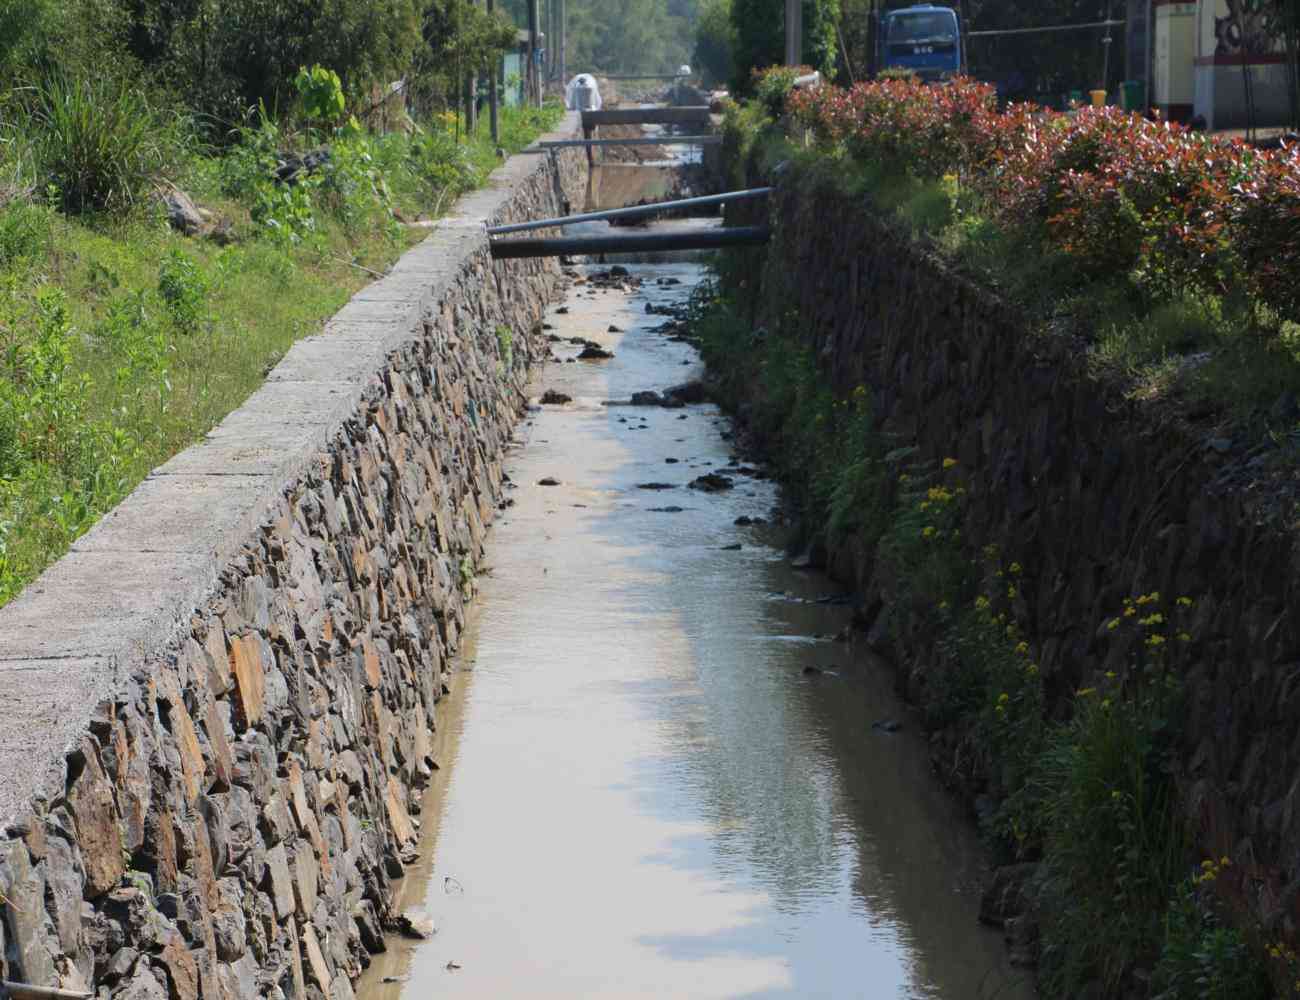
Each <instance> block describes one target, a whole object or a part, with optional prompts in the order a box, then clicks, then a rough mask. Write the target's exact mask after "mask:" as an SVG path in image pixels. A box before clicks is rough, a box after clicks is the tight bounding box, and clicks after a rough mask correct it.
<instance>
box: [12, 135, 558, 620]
mask: <svg viewBox="0 0 1300 1000" xmlns="http://www.w3.org/2000/svg"><path fill="white" fill-rule="evenodd" d="M558 115H559V112H558V111H556V110H548V112H547V113H546V114H545V115H542V116H537V115H531V116H526V117H525V116H522V115H520V114H519V113H517V112H512V113H511V114H509V115H507V116H506V120H505V122H504V123H503V124H504V128H503V136H502V139H503V145H505V146H506V148H507V149H508V150H510V151H515V150H517V149H519V148H522V146H523V145H525V144H526V143H527V142H529V141H531V139H532V138H533V137H535V136H536V135H537V134H538V133H540V132H541V131H543V130H544V129H545V128H546V127H549V126H550V125H553V124H554V123H555V121H556V120H557V118H558ZM484 133H485V130H484V131H483V133H481V134H480V135H479V136H477V137H475V139H474V140H473V141H472V142H471V143H470V150H469V160H470V162H471V163H472V164H473V167H474V171H473V173H474V178H475V179H476V180H477V181H478V182H479V183H481V182H482V181H483V180H485V179H486V176H487V174H488V173H489V172H490V171H491V169H492V168H493V167H494V166H495V165H496V163H497V157H496V152H495V149H494V147H493V146H492V145H491V143H490V141H489V140H488V139H487V137H486V135H485V134H484ZM211 166H212V165H211V164H210V163H203V162H199V161H196V162H195V164H193V166H192V169H191V170H190V174H191V176H189V177H187V178H186V179H185V180H186V181H187V186H189V187H190V188H191V190H194V191H195V192H196V193H197V194H199V195H200V201H201V202H202V203H203V204H205V205H206V206H208V207H209V208H211V209H213V210H214V211H216V212H217V213H218V214H222V215H225V216H226V217H227V218H229V219H231V220H232V221H233V223H234V231H235V235H236V241H235V242H234V243H233V244H232V245H229V246H225V247H222V246H218V245H217V244H216V243H213V242H211V241H207V240H197V239H191V238H188V237H185V236H182V235H179V234H177V233H175V232H173V231H172V230H171V229H170V228H168V226H167V225H166V223H165V222H164V221H163V220H162V218H161V216H160V215H159V214H158V212H157V211H156V210H152V209H145V208H142V209H140V210H139V211H137V212H135V213H133V214H132V215H131V216H130V217H127V218H98V219H85V218H74V217H68V216H65V215H62V214H60V213H59V212H57V211H55V210H54V209H53V208H50V207H47V206H45V205H41V204H30V203H27V202H11V203H10V204H9V205H7V206H5V207H4V208H3V209H0V604H3V603H4V602H6V601H8V600H9V599H11V598H12V597H13V596H15V595H16V594H17V593H18V592H19V591H20V590H21V589H22V587H23V586H25V585H26V584H27V583H28V582H30V581H31V580H32V579H33V578H34V577H35V576H37V575H38V574H39V573H40V572H41V571H42V570H43V569H44V568H45V567H46V566H48V565H49V564H50V563H51V562H53V561H54V560H55V559H57V558H58V557H59V556H60V555H62V554H63V552H65V551H66V550H67V548H68V546H69V545H70V544H71V543H72V541H73V540H75V539H76V538H77V537H78V536H79V535H80V534H82V533H83V532H84V531H86V530H87V529H88V528H89V527H90V526H91V525H93V524H94V522H95V521H96V520H97V519H98V517H99V516H101V515H102V514H103V513H104V512H105V511H107V510H108V509H110V508H111V507H112V506H113V505H114V504H116V503H117V502H118V501H119V500H121V499H122V498H123V497H124V496H125V495H126V494H127V493H129V492H130V491H131V490H132V489H133V488H134V487H135V485H136V484H137V483H139V482H140V480H141V479H143V478H144V476H145V475H147V474H148V472H149V471H150V470H151V469H153V468H154V467H156V466H157V465H159V464H161V463H162V462H164V461H166V460H167V459H168V458H170V457H171V456H172V455H174V454H176V453H177V452H178V451H180V450H182V449H184V448H185V447H187V446H188V445H190V444H191V443H193V442H194V441H196V440H198V439H199V438H201V437H202V435H203V434H205V433H206V432H207V431H208V430H209V429H210V428H211V427H213V426H214V425H215V424H216V423H218V422H219V421H220V420H221V419H222V418H223V417H224V416H225V415H226V414H228V413H229V412H230V411H231V410H233V409H235V408H236V407H237V406H239V404H240V403H241V402H242V401H243V400H244V399H245V398H246V397H247V396H248V395H249V393H251V392H252V391H253V390H254V389H256V388H257V386H258V385H260V384H261V382H262V381H263V379H264V378H265V376H266V373H267V372H268V371H269V370H270V369H271V368H272V367H273V366H274V365H275V363H276V362H277V361H278V360H279V358H280V357H282V356H283V354H284V353H285V351H286V350H287V349H288V348H289V346H290V345H291V344H293V342H294V341H295V340H297V339H298V338H300V337H302V336H304V335H307V334H309V333H312V332H314V331H315V330H317V329H319V327H320V325H321V323H322V322H323V321H324V320H326V319H327V318H328V317H329V316H330V315H332V314H333V313H334V312H335V311H337V310H338V309H339V308H340V307H341V306H342V305H343V304H344V303H346V302H347V300H348V299H349V297H350V296H351V295H352V294H353V293H354V292H356V291H357V289H359V288H360V287H362V286H363V285H365V284H366V283H367V282H369V281H371V280H373V277H374V275H373V274H372V273H371V272H372V271H382V269H383V268H384V267H385V266H387V265H388V264H390V263H392V262H393V261H394V260H395V259H396V258H397V257H398V256H400V255H401V253H402V252H403V251H404V250H406V249H407V248H408V247H410V246H411V245H412V244H414V243H415V242H417V241H418V240H419V239H421V238H422V236H423V232H422V231H421V230H419V229H406V228H402V227H394V226H387V227H378V226H374V227H372V226H361V227H357V226H352V227H351V231H349V227H347V226H345V225H343V224H342V222H340V221H339V220H338V219H337V218H335V217H332V216H331V214H330V213H329V212H328V211H320V212H318V213H317V226H318V233H319V236H318V238H317V239H315V240H313V241H310V245H309V243H302V244H299V245H296V246H291V245H289V244H287V243H284V242H281V241H276V240H274V239H272V238H271V237H269V236H268V235H267V234H266V233H265V232H264V231H262V230H260V229H259V228H258V227H256V226H255V225H254V224H253V223H252V221H251V219H250V216H249V212H248V209H247V208H246V207H244V206H243V205H241V204H239V203H238V202H237V201H233V200H229V199H219V198H218V197H217V192H216V186H215V185H211V184H208V183H205V180H204V177H205V175H209V174H210V173H211V171H210V170H209V169H208V168H210V167H211ZM407 180H408V183H405V184H399V183H396V182H395V181H394V183H392V184H391V185H390V186H391V187H392V189H393V193H394V199H395V207H396V208H397V209H398V210H399V211H400V212H402V213H403V214H404V216H405V217H408V218H409V217H412V216H414V215H417V214H427V213H429V212H431V210H432V209H433V207H434V206H433V204H429V203H428V200H429V199H430V196H431V195H432V194H433V192H434V191H435V190H437V189H438V183H437V179H436V178H432V177H430V178H424V180H425V181H426V182H427V183H424V184H419V183H414V182H413V181H412V179H410V178H408V179H407ZM415 180H419V178H416V179H415ZM205 188H209V190H208V191H205V190H204V189H205ZM204 194H210V195H212V197H202V195H204ZM442 194H447V195H449V196H447V197H439V196H440V195H442ZM454 194H455V191H454V190H448V189H445V188H444V189H442V190H440V191H438V195H434V196H433V197H432V201H433V202H434V204H439V203H440V207H441V208H447V207H449V206H450V204H451V203H452V202H453V201H454V197H452V195H454ZM366 269H369V270H366ZM169 275H170V278H171V280H170V283H169V282H168V276H169ZM160 279H162V280H161V282H160Z"/></svg>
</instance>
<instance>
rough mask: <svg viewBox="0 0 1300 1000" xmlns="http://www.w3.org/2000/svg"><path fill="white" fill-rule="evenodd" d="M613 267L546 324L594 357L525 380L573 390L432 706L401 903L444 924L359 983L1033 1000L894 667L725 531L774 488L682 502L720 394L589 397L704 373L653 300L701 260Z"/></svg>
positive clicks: (829, 609) (601, 992)
mask: <svg viewBox="0 0 1300 1000" xmlns="http://www.w3.org/2000/svg"><path fill="white" fill-rule="evenodd" d="M591 270H597V269H596V268H584V269H580V271H582V272H583V273H585V272H587V271H591ZM629 270H630V271H631V272H632V274H633V276H636V277H640V278H642V279H643V282H644V283H643V284H642V285H641V287H640V288H635V289H631V290H629V291H618V290H601V289H597V288H593V287H592V285H590V284H581V285H576V286H575V287H574V288H573V290H572V292H571V294H570V296H569V299H568V302H567V303H566V305H567V307H568V309H569V312H568V313H567V314H565V315H552V316H551V317H550V318H549V322H551V323H552V324H553V325H554V327H555V330H554V331H553V332H554V333H555V334H556V335H558V336H560V337H564V338H567V337H571V336H578V337H584V338H588V339H591V340H595V341H599V342H600V343H601V344H603V345H606V346H607V347H608V348H609V349H611V350H612V351H613V352H614V354H615V357H614V358H612V359H610V360H605V361H574V362H566V361H565V360H563V359H567V358H570V357H573V356H574V355H576V354H577V352H578V351H579V350H580V347H578V346H576V345H571V344H569V343H556V344H554V345H553V346H554V348H555V350H556V353H557V355H559V356H560V358H561V359H562V360H560V361H552V362H551V363H549V364H547V365H546V366H545V368H544V369H543V370H541V371H539V372H538V374H537V376H536V378H535V380H534V382H533V384H532V386H531V390H530V391H531V392H532V394H533V396H534V397H537V396H540V395H541V394H542V392H543V391H545V390H547V389H555V390H558V391H560V392H563V393H566V394H568V395H570V396H572V397H573V402H571V403H568V404H565V405H562V406H549V405H548V406H545V407H540V406H539V407H537V408H536V409H535V410H534V412H533V413H532V414H531V415H530V419H529V420H528V421H527V423H526V424H524V425H521V427H520V431H519V435H518V437H519V441H520V444H519V447H517V449H516V450H515V451H514V453H513V454H512V455H511V457H510V461H509V464H508V471H509V474H510V476H511V477H512V479H513V481H514V483H515V484H516V485H515V488H514V489H513V490H512V491H511V493H510V494H509V496H510V499H511V500H513V501H514V504H513V506H511V507H510V508H509V509H508V511H507V512H506V513H504V514H503V515H502V516H501V518H500V519H499V520H498V522H497V524H496V526H495V527H494V528H493V533H492V539H491V543H490V548H489V563H490V565H489V566H488V568H487V569H486V570H485V571H484V574H483V576H482V577H481V579H480V583H481V596H480V598H479V600H478V601H477V602H476V605H475V609H476V610H475V612H474V616H473V621H472V624H471V627H470V629H469V632H468V634H467V641H468V644H469V645H468V648H467V663H468V664H469V665H470V666H469V669H467V670H466V671H465V673H464V675H463V676H462V677H460V678H459V683H458V684H457V685H456V686H455V689H454V692H453V694H452V695H451V696H450V697H449V698H448V699H447V700H446V702H445V703H444V706H443V707H444V709H445V711H444V712H443V714H442V716H441V718H442V729H441V733H440V736H439V739H440V747H439V751H438V760H439V763H440V765H441V770H440V771H438V772H437V774H436V776H435V784H434V785H433V786H432V787H431V788H430V790H429V792H428V794H427V796H426V799H425V802H424V808H423V813H422V820H423V825H424V831H425V832H424V840H423V843H422V849H423V851H424V855H423V860H422V861H421V863H420V865H419V866H418V867H416V868H415V869H413V870H412V871H411V872H410V873H409V874H408V876H407V877H406V879H405V882H404V885H403V886H402V889H401V891H402V898H401V899H400V900H399V907H400V908H404V909H405V908H416V909H423V910H425V911H426V912H427V914H428V916H429V917H430V918H431V920H432V921H433V923H434V924H435V925H436V928H437V932H436V934H434V935H433V936H432V938H430V939H429V940H427V941H424V942H418V943H416V942H407V941H402V940H394V941H393V942H392V943H391V948H390V951H389V953H388V954H387V955H385V956H381V957H380V958H379V959H378V960H377V961H376V963H375V965H374V966H373V967H372V969H371V970H370V971H369V973H368V974H367V978H366V979H365V980H363V982H362V985H361V989H360V990H359V994H360V996H361V997H363V998H364V1000H416V998H418V1000H424V998H427V997H434V996H436V997H444V996H445V997H485V998H486V997H494V998H495V997H552V998H574V997H619V998H621V997H628V998H631V997H690V998H714V997H719V998H720V997H748V998H760V997H761V998H775V997H835V998H840V997H871V998H896V997H897V998H904V997H906V998H921V997H925V998H960V1000H972V998H992V997H998V998H1005V1000H1013V998H1024V997H1029V996H1031V995H1032V991H1031V990H1030V988H1029V987H1028V985H1026V983H1025V982H1023V981H1022V980H1024V978H1025V977H1024V975H1023V974H1022V973H1020V972H1018V971H1016V970H1012V969H1010V968H1009V967H1008V965H1007V964H1006V960H1005V956H1004V948H1003V945H1002V942H1001V939H1000V937H999V935H998V934H996V933H994V932H991V931H988V930H986V929H983V928H981V927H980V926H979V925H978V924H977V922H976V919H975V916H976V912H977V909H978V887H979V882H980V879H981V877H982V876H983V874H984V871H983V868H982V858H981V854H980V849H979V845H978V842H977V839H976V836H975V833H974V831H973V829H972V828H971V826H970V825H969V823H968V822H967V820H966V819H965V818H964V817H963V816H962V815H961V813H960V811H959V809H958V808H957V807H956V806H955V805H954V803H953V802H952V801H950V800H949V799H948V797H947V796H946V795H945V793H943V792H942V791H941V790H940V789H939V788H938V787H937V783H936V782H935V780H934V778H933V777H932V775H931V774H930V772H929V768H928V766H927V757H926V747H925V743H924V740H923V738H922V737H921V735H920V734H919V733H918V732H917V731H916V726H915V724H914V722H913V721H912V719H911V718H910V717H909V716H908V714H907V712H906V710H905V708H903V707H902V706H901V705H900V704H899V703H898V701H897V700H896V699H895V697H894V696H893V693H892V689H891V682H890V679H889V677H888V674H887V671H886V670H885V668H884V667H883V666H881V665H879V664H878V663H875V662H873V661H872V660H871V658H870V657H869V656H868V655H867V654H866V653H865V652H864V651H863V650H861V649H860V648H857V647H854V646H852V645H850V644H847V643H842V642H837V641H835V640H834V638H833V637H834V636H835V634H836V633H837V632H839V631H840V630H841V629H842V628H843V626H844V625H845V624H846V622H847V619H848V609H847V608H846V607H845V606H843V605H842V604H841V603H838V602H837V598H838V595H837V592H836V589H835V587H834V586H833V585H832V584H831V583H830V582H829V581H828V580H826V579H825V578H823V577H821V576H820V575H817V574H813V573H808V572H801V571H797V570H794V569H791V568H790V565H789V560H788V559H787V558H786V557H785V555H784V553H783V552H782V551H781V550H780V549H779V548H778V547H776V546H775V545H774V543H775V542H777V541H778V539H777V536H776V534H775V532H774V531H773V529H769V528H765V527H764V526H761V525H759V526H745V527H740V526H737V525H736V524H735V523H734V522H735V521H736V519H737V518H738V517H740V516H742V515H744V516H747V517H750V518H770V516H771V512H772V508H773V506H774V503H775V501H776V491H775V488H774V486H773V485H772V484H771V483H770V482H768V481H766V480H763V479H760V478H756V477H754V476H752V475H745V474H741V473H737V472H735V471H732V472H724V474H725V475H727V476H729V477H730V478H732V479H733V480H734V482H735V487H734V489H731V490H729V491H725V492H721V493H706V492H701V491H699V490H695V489H690V488H688V486H687V484H688V483H689V482H690V481H691V480H693V479H694V478H696V477H697V476H700V475H702V474H704V473H706V472H710V471H715V470H724V469H725V468H727V467H731V468H733V469H734V468H735V466H736V464H737V459H738V457H739V456H736V455H735V454H734V452H733V448H732V445H731V443H730V442H729V440H728V436H729V431H728V424H727V421H726V420H725V419H724V418H723V417H722V416H720V415H719V413H718V412H717V410H716V408H715V407H713V406H712V405H708V404H699V405H692V406H689V407H687V408H686V409H678V410H672V409H647V408H639V407H638V408H633V407H629V406H607V405H605V403H606V402H607V401H609V400H613V399H626V398H628V397H629V396H630V394H631V393H632V392H634V391H637V390H642V389H663V388H665V387H667V386H671V385H674V384H676V383H679V382H682V381H685V380H686V379H688V378H691V377H695V376H698V375H699V374H700V369H699V365H698V362H697V359H696V357H695V354H694V352H693V351H692V350H691V349H690V348H689V347H688V346H686V345H684V344H682V343H678V342H674V341H672V340H670V339H668V338H667V337H666V336H665V335H663V334H661V333H656V332H653V331H654V327H656V326H657V325H659V324H660V323H661V322H662V317H659V316H653V315H647V314H646V313H645V305H646V302H647V300H649V301H651V302H656V303H664V302H668V301H680V300H682V299H683V298H684V297H685V296H686V295H687V294H688V290H689V288H690V287H691V285H692V284H693V283H694V282H695V281H697V280H698V278H699V273H700V272H699V270H698V267H697V265H693V264H655V265H630V266H629ZM658 279H675V280H676V281H679V282H681V283H680V284H674V285H670V286H663V285H659V284H657V283H656V281H657V280H658ZM611 326H616V327H618V328H619V331H620V332H608V331H609V328H610V327H611ZM548 477H549V478H553V479H555V480H558V481H559V485H554V486H544V485H539V481H541V480H543V479H546V478H548ZM651 483H657V484H661V485H667V486H668V487H670V488H660V489H649V488H643V487H644V486H645V485H646V484H651ZM674 508H679V509H674ZM737 546H739V547H738V548H737ZM810 668H811V670H815V671H817V672H810ZM882 720H895V721H897V722H900V723H901V724H902V728H901V730H900V731H897V732H889V731H886V727H875V728H873V723H876V722H879V721H882ZM385 980H389V981H387V982H385Z"/></svg>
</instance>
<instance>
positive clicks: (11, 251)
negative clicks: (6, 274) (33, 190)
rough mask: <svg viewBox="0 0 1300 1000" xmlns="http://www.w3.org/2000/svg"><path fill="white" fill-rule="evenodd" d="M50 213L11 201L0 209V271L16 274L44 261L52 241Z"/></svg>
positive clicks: (33, 206) (41, 206)
mask: <svg viewBox="0 0 1300 1000" xmlns="http://www.w3.org/2000/svg"><path fill="white" fill-rule="evenodd" d="M50 216H51V212H50V210H49V209H47V208H46V207H45V206H43V205H33V204H31V203H29V202H26V201H14V202H11V203H10V204H8V205H6V206H5V207H4V208H3V209H0V270H5V271H20V270H22V269H24V268H25V267H27V266H30V265H32V264H35V263H37V262H39V261H42V260H44V259H45V257H46V255H47V254H48V253H49V250H50V241H51V239H52V237H53V231H52V228H51V218H50Z"/></svg>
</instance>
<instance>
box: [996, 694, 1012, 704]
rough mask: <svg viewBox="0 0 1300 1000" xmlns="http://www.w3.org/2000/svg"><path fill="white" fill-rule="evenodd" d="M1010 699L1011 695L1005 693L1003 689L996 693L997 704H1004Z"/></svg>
mask: <svg viewBox="0 0 1300 1000" xmlns="http://www.w3.org/2000/svg"><path fill="white" fill-rule="evenodd" d="M1010 700H1011V695H1009V694H1007V693H1006V692H1005V691H1003V692H1002V693H1001V694H1000V695H998V704H999V705H1005V704H1006V703H1007V702H1009V701H1010Z"/></svg>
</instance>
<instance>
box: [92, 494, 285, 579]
mask: <svg viewBox="0 0 1300 1000" xmlns="http://www.w3.org/2000/svg"><path fill="white" fill-rule="evenodd" d="M267 486H268V482H267V477H266V476H258V475H252V476H249V475H204V474H198V475H178V474H172V475H165V476H152V475H151V476H150V477H149V478H148V479H146V480H145V481H144V482H143V483H141V484H140V485H139V486H137V487H136V488H135V490H134V491H133V492H132V493H131V495H130V496H129V497H127V498H126V499H125V500H123V501H122V502H121V503H120V504H119V505H118V506H117V507H116V508H115V509H113V510H111V511H109V512H108V513H107V514H106V515H104V518H103V520H101V521H100V522H99V524H97V525H95V527H93V528H92V529H91V530H90V531H88V532H87V533H86V534H85V535H83V536H82V537H81V538H80V539H78V540H77V541H76V542H75V543H73V546H72V551H73V552H189V553H192V554H193V555H207V556H211V557H214V558H216V559H217V560H218V561H222V562H224V561H226V560H228V559H229V558H230V557H231V556H232V555H234V553H233V551H231V547H232V545H233V543H235V542H237V541H239V540H240V539H242V538H245V537H247V536H248V534H249V533H250V532H251V531H253V530H254V529H255V528H256V527H257V524H258V522H259V521H260V520H262V519H263V518H264V516H265V513H266V509H267V507H268V501H267V496H266V494H267Z"/></svg>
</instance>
